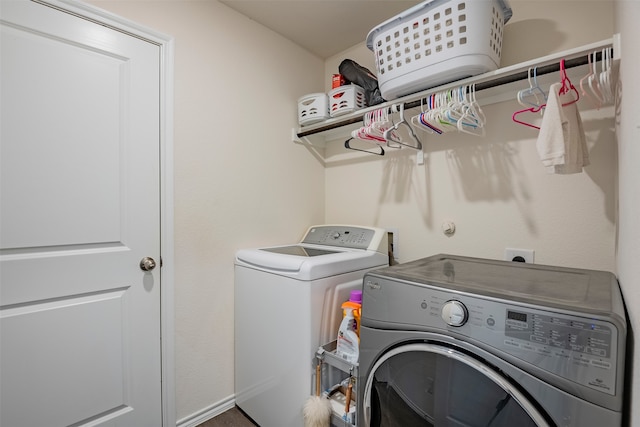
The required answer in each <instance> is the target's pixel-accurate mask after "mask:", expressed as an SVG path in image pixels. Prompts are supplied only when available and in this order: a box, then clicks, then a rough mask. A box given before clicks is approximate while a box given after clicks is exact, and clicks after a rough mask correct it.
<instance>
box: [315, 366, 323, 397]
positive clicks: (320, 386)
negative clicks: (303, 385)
mask: <svg viewBox="0 0 640 427" xmlns="http://www.w3.org/2000/svg"><path fill="white" fill-rule="evenodd" d="M321 369H322V368H321V366H320V363H318V364H317V365H316V396H320V389H322V379H321V378H320V372H321Z"/></svg>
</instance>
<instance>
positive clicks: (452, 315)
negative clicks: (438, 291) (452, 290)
mask: <svg viewBox="0 0 640 427" xmlns="http://www.w3.org/2000/svg"><path fill="white" fill-rule="evenodd" d="M440 315H441V316H442V320H444V321H445V322H446V323H447V325H450V326H462V325H464V324H465V323H467V319H468V317H469V313H468V312H467V307H465V306H464V304H463V303H461V302H460V301H456V300H451V301H447V302H445V303H444V305H443V306H442V312H441V313H440Z"/></svg>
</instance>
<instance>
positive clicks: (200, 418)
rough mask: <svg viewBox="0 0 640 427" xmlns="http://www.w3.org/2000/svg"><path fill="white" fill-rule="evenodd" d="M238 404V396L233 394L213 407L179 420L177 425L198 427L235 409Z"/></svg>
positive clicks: (179, 426) (180, 426) (177, 426)
mask: <svg viewBox="0 0 640 427" xmlns="http://www.w3.org/2000/svg"><path fill="white" fill-rule="evenodd" d="M235 404H236V396H235V394H232V395H231V396H229V397H227V398H225V399H222V400H220V401H218V402H216V403H214V404H213V405H211V406H208V407H206V408H204V409H202V410H200V411H198V412H195V413H193V414H191V415H189V416H186V417H184V418H182V419H181V420H178V422H177V423H176V427H196V426H198V425H200V424H202V423H204V422H205V421H208V420H210V419H211V418H213V417H215V416H217V415H220V414H222V413H223V412H225V411H228V410H229V409H231V408H233V407H234V406H235Z"/></svg>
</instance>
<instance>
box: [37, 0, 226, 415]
mask: <svg viewBox="0 0 640 427" xmlns="http://www.w3.org/2000/svg"><path fill="white" fill-rule="evenodd" d="M31 1H35V2H37V3H42V4H46V5H49V6H51V7H54V8H57V9H60V10H64V11H67V12H69V13H73V14H76V15H78V16H81V17H84V18H87V19H90V20H93V21H97V22H99V23H102V24H105V25H108V26H110V27H112V28H114V29H116V30H119V31H122V32H125V33H128V34H131V35H133V36H136V37H139V38H142V39H145V40H147V41H149V42H151V43H154V44H157V45H158V47H159V48H160V67H161V69H160V87H159V90H160V220H161V223H160V248H161V251H160V255H161V257H162V270H161V274H162V276H161V277H162V279H161V286H162V288H161V293H160V313H161V314H160V316H161V317H160V330H161V342H162V344H161V352H162V355H161V357H162V373H161V375H162V425H163V427H169V426H174V425H176V402H175V389H176V386H175V352H174V346H175V336H174V265H175V262H174V251H173V249H174V229H173V219H174V211H173V207H174V201H173V190H174V187H173V88H174V74H173V70H174V68H173V64H174V38H173V37H171V36H168V35H166V34H162V33H159V32H157V31H155V30H152V29H149V28H146V27H144V26H142V25H140V24H137V23H135V22H132V21H129V20H127V19H125V18H122V17H120V16H117V15H115V14H113V13H111V12H108V11H106V10H103V9H99V8H97V7H94V6H92V5H88V4H85V3H82V2H79V1H76V0H31ZM234 402H235V400H234ZM232 406H233V403H232Z"/></svg>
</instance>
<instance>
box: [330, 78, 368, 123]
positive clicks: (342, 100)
mask: <svg viewBox="0 0 640 427" xmlns="http://www.w3.org/2000/svg"><path fill="white" fill-rule="evenodd" d="M366 106H367V100H366V98H365V94H364V89H363V88H361V87H360V86H358V85H354V84H351V85H344V86H340V87H337V88H335V89H332V90H331V91H330V92H329V115H330V116H331V117H337V116H341V115H343V114H347V113H351V112H352V111H356V110H360V109H362V108H364V107H366Z"/></svg>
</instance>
